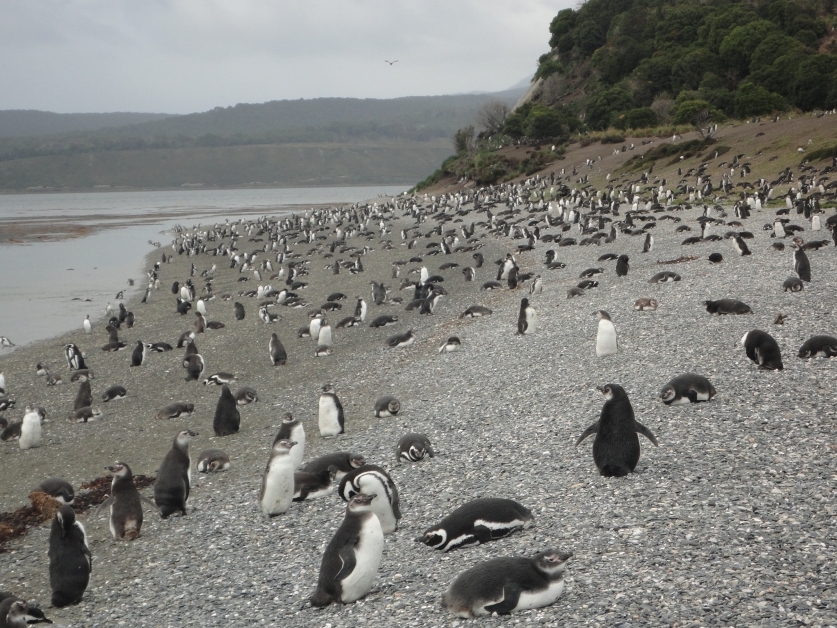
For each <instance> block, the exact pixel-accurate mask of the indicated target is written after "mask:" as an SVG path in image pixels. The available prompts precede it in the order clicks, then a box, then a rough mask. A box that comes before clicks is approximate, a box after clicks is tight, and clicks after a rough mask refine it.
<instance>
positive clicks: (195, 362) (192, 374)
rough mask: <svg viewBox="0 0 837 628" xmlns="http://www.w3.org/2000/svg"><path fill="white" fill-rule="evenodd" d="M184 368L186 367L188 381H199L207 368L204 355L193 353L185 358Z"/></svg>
mask: <svg viewBox="0 0 837 628" xmlns="http://www.w3.org/2000/svg"><path fill="white" fill-rule="evenodd" d="M183 368H185V369H186V381H187V382H192V381H197V380H199V379H200V378H201V375H203V371H204V369H205V368H206V362H204V359H203V356H202V355H201V354H200V353H192V354H190V355H187V356H186V357H185V358H184V359H183Z"/></svg>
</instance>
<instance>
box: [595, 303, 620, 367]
mask: <svg viewBox="0 0 837 628" xmlns="http://www.w3.org/2000/svg"><path fill="white" fill-rule="evenodd" d="M595 314H596V316H597V317H598V319H599V330H598V332H597V333H596V356H597V357H599V358H602V357H605V356H608V355H615V354H616V353H617V352H618V350H619V349H618V346H617V343H616V327H614V326H613V322H612V321H611V320H610V314H608V313H607V312H605V311H604V310H597V311H596V312H595Z"/></svg>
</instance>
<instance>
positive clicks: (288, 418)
mask: <svg viewBox="0 0 837 628" xmlns="http://www.w3.org/2000/svg"><path fill="white" fill-rule="evenodd" d="M298 422H299V421H297V419H295V418H294V415H293V414H291V413H290V412H286V413H285V416H283V417H282V424H283V425H293V424H294V423H298Z"/></svg>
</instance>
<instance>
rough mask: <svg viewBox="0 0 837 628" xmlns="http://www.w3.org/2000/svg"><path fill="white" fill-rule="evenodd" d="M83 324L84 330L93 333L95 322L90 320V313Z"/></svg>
mask: <svg viewBox="0 0 837 628" xmlns="http://www.w3.org/2000/svg"><path fill="white" fill-rule="evenodd" d="M82 326H83V327H84V331H85V332H87V333H88V334H92V333H93V323H91V322H90V314H88V315H87V316H85V317H84V322H83V323H82Z"/></svg>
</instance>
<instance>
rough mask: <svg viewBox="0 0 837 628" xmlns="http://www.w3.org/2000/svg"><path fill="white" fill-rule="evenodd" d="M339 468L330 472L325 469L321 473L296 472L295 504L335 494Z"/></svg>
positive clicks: (333, 468)
mask: <svg viewBox="0 0 837 628" xmlns="http://www.w3.org/2000/svg"><path fill="white" fill-rule="evenodd" d="M336 471H337V467H332V468H331V470H330V471H329V470H328V469H325V470H323V471H320V472H319V473H311V472H309V471H295V472H294V498H293V501H295V502H303V501H305V500H306V499H316V498H317V497H325V496H326V495H331V493H333V492H334V473H335V472H336Z"/></svg>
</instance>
